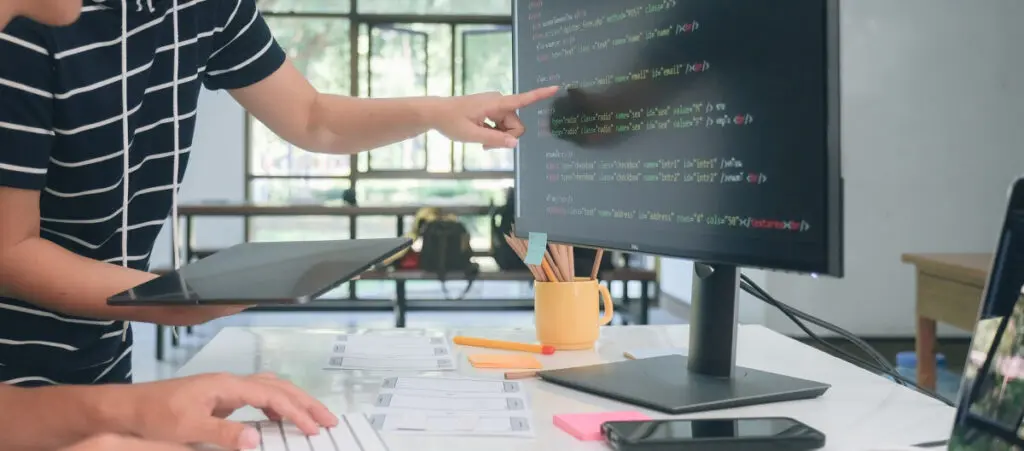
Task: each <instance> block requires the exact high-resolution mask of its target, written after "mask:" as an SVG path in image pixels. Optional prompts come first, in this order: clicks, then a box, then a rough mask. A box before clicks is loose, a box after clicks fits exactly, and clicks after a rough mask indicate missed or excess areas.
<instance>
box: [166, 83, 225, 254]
mask: <svg viewBox="0 0 1024 451" xmlns="http://www.w3.org/2000/svg"><path fill="white" fill-rule="evenodd" d="M198 124H199V125H198V127H197V128H196V135H195V139H194V141H193V145H192V152H191V156H190V157H189V166H188V170H187V172H186V173H185V180H184V181H183V182H182V186H181V191H180V194H179V197H178V199H179V203H182V204H195V203H199V202H206V201H230V202H233V203H237V202H242V201H243V200H245V173H244V167H243V165H244V161H245V160H244V158H245V116H244V114H243V110H242V107H241V106H239V105H238V103H236V102H235V101H234V99H232V98H231V96H230V95H228V94H227V93H226V92H223V91H216V92H215V91H207V90H203V92H202V94H200V96H199V113H198ZM196 228H197V229H199V230H201V233H197V234H196V247H198V248H206V249H210V248H223V247H227V246H231V245H234V244H238V243H241V242H242V240H243V239H244V228H243V221H242V220H241V219H231V218H224V219H221V218H205V219H202V220H197V221H196ZM182 239H184V237H183V238H182ZM171 255H172V254H171V227H170V220H168V221H167V225H165V226H164V228H163V230H161V231H160V236H159V237H158V238H157V241H156V247H155V248H154V249H153V257H152V261H151V263H150V266H151V267H152V268H169V267H171V265H172V262H171Z"/></svg>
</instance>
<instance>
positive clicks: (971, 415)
mask: <svg viewBox="0 0 1024 451" xmlns="http://www.w3.org/2000/svg"><path fill="white" fill-rule="evenodd" d="M1022 287H1024V183H1022V182H1021V181H1020V180H1018V181H1017V183H1015V184H1014V186H1013V188H1011V193H1010V201H1009V204H1008V208H1007V212H1006V216H1005V219H1004V223H1003V228H1002V232H1001V234H1000V237H999V244H998V247H997V249H996V255H995V258H994V259H993V263H992V268H991V273H990V274H989V279H988V283H987V285H986V287H985V294H984V298H983V300H982V305H981V309H980V312H979V320H978V323H977V326H976V327H975V330H974V337H973V339H972V341H971V347H970V350H969V352H968V357H967V362H966V365H965V366H964V379H963V383H962V386H961V389H960V400H959V408H958V410H957V414H956V422H955V424H954V426H953V434H952V437H951V438H950V445H949V449H950V450H956V451H960V450H962V451H968V450H969V451H975V450H976V451H1001V450H1021V449H1024V302H1022V301H1021V293H1022Z"/></svg>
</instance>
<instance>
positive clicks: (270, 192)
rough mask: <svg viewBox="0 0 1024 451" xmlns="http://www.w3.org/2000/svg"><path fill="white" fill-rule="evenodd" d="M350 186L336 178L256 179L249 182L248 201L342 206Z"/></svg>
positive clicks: (345, 180)
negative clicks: (343, 198) (344, 195)
mask: <svg viewBox="0 0 1024 451" xmlns="http://www.w3.org/2000/svg"><path fill="white" fill-rule="evenodd" d="M349 186H350V182H349V181H348V180H347V179H336V178H307V179H303V178H256V179H253V180H252V181H250V182H249V200H251V201H253V202H254V203H257V204H271V205H274V204H292V205H294V204H306V205H323V204H338V205H341V204H342V195H343V194H344V193H345V190H346V189H348V188H349Z"/></svg>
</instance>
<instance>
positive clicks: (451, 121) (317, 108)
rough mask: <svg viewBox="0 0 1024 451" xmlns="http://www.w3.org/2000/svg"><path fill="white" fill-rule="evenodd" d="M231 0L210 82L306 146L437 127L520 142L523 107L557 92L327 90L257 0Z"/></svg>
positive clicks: (350, 143)
mask: <svg viewBox="0 0 1024 451" xmlns="http://www.w3.org/2000/svg"><path fill="white" fill-rule="evenodd" d="M225 4H229V5H233V6H236V7H237V8H238V9H237V11H235V10H231V11H225V12H224V13H223V14H224V15H225V16H226V17H225V20H228V19H227V18H228V17H230V21H228V22H226V23H225V24H224V25H223V28H224V31H222V32H221V33H219V36H218V37H217V39H216V41H217V42H218V44H217V45H216V47H217V50H216V51H214V52H213V54H212V55H211V58H210V60H209V62H208V64H207V69H208V72H207V75H208V76H207V78H206V80H205V83H206V86H207V87H208V88H211V89H225V90H228V91H229V92H230V93H231V95H232V96H233V97H234V98H235V99H236V100H237V101H238V102H239V103H240V104H241V105H242V106H243V107H245V109H246V110H247V111H248V112H250V113H251V114H252V115H253V116H255V117H256V118H257V119H259V120H260V121H261V122H263V123H264V124H265V125H267V127H269V128H270V129H271V130H272V131H274V133H276V134H277V135H278V136H280V137H282V138H284V139H285V140H287V141H289V142H291V143H292V144H295V145H296V146H298V147H301V148H303V149H306V150H310V151H314V152H321V153H332V154H351V153H356V152H360V151H364V150H370V149H375V148H378V147H381V146H384V145H387V144H390V143H394V142H398V141H402V140H405V139H409V138H413V137H416V136H418V135H420V134H422V133H424V132H427V131H430V130H437V131H439V132H441V133H442V134H444V135H446V136H448V137H449V138H451V139H453V140H456V141H464V142H478V143H482V144H484V146H485V147H514V146H515V145H516V138H517V137H518V136H520V135H521V134H522V133H523V130H524V127H523V124H522V123H521V121H520V120H519V118H518V117H517V116H516V114H515V110H516V109H518V108H520V107H522V106H525V105H527V104H530V103H532V102H536V101H538V100H541V99H544V98H546V97H550V96H551V95H554V94H555V92H557V88H554V87H552V88H545V89H540V90H536V91H533V92H529V93H523V94H518V95H512V96H504V95H501V94H499V93H482V94H474V95H470V96H463V97H406V98H391V99H365V98H354V97H348V96H342V95H332V94H327V93H320V92H318V91H317V90H316V89H315V88H314V87H313V86H312V85H311V84H310V83H309V82H308V81H307V80H306V79H305V77H304V76H303V75H302V74H301V73H300V72H299V71H298V69H296V67H295V66H294V64H292V62H291V61H290V60H288V58H287V57H286V56H285V53H284V51H283V50H282V49H281V48H280V47H279V46H278V44H277V42H276V41H275V40H274V38H273V36H272V35H271V33H270V29H269V27H268V26H267V24H266V23H265V22H264V21H263V18H262V17H260V15H259V13H258V11H257V9H256V7H255V4H254V2H253V1H252V0H236V1H233V2H225ZM225 9H227V8H225ZM227 12H232V13H234V14H230V15H228V14H227ZM487 120H490V122H492V123H493V126H491V125H487V124H486V121H487Z"/></svg>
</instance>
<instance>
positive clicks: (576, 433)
mask: <svg viewBox="0 0 1024 451" xmlns="http://www.w3.org/2000/svg"><path fill="white" fill-rule="evenodd" d="M650 419H651V418H650V417H648V416H647V415H644V414H642V413H640V412H599V413H568V414H563V415H555V420H554V421H555V426H558V428H559V429H561V430H563V431H565V432H567V433H568V434H569V435H571V436H573V437H576V439H578V440H584V441H593V440H603V439H604V436H603V435H602V434H601V425H602V424H604V423H607V422H609V421H645V420H650Z"/></svg>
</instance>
